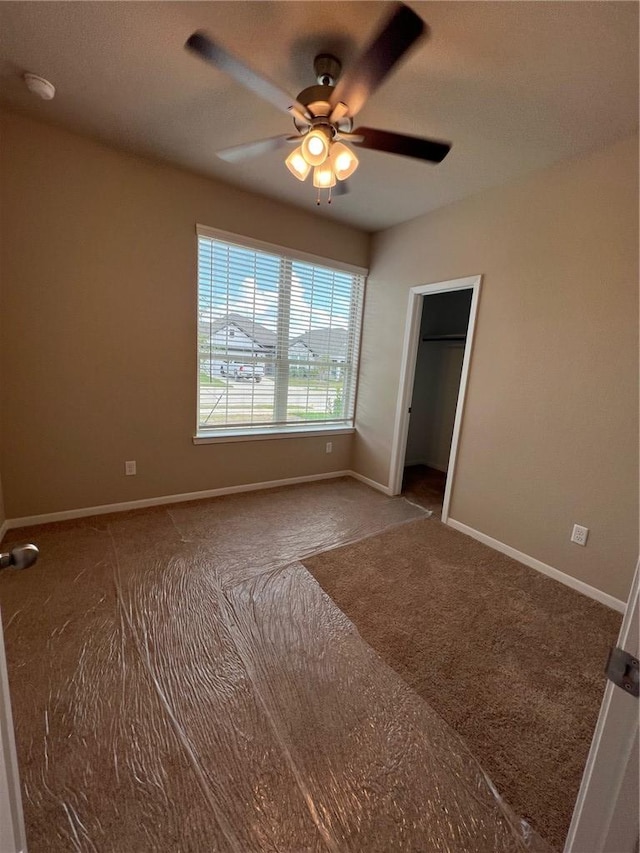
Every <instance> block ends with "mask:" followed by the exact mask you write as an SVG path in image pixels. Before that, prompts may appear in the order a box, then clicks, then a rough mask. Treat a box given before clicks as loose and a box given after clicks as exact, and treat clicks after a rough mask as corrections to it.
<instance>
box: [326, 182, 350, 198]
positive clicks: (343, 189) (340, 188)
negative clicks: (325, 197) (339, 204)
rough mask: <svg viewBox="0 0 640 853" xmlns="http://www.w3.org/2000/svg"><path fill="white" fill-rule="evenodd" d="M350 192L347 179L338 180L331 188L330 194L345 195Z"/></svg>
mask: <svg viewBox="0 0 640 853" xmlns="http://www.w3.org/2000/svg"><path fill="white" fill-rule="evenodd" d="M349 192H351V189H350V187H349V182H348V181H338V183H337V184H336V185H335V187H334V188H333V189H332V190H331V194H332V195H334V196H340V195H347V193H349Z"/></svg>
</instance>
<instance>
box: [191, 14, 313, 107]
mask: <svg viewBox="0 0 640 853" xmlns="http://www.w3.org/2000/svg"><path fill="white" fill-rule="evenodd" d="M185 47H186V48H188V49H189V50H191V51H193V53H195V54H197V55H198V56H199V57H200V58H201V59H204V60H205V62H209V63H211V65H215V67H216V68H219V69H220V70H221V71H224V72H225V74H228V75H229V76H230V77H233V79H234V80H235V81H236V82H237V83H240V84H241V85H242V86H244V87H245V88H247V89H250V90H251V91H252V92H253V93H254V94H255V95H258V97H260V98H262V99H263V100H265V101H269V103H270V104H273V105H274V107H277V108H278V109H279V110H285V111H286V112H290V113H293V112H297V113H300V114H301V116H302V117H303V118H310V116H309V112H308V110H307V108H306V107H305V106H303V105H302V104H301V103H299V102H298V101H297V100H296V99H295V98H292V97H291V96H290V95H288V94H287V93H286V92H285V91H283V90H282V89H281V88H280V87H279V86H277V85H276V84H275V83H272V82H271V80H269V79H268V78H267V77H264V76H263V75H261V74H258V72H257V71H254V70H253V68H250V67H249V66H248V65H245V63H244V62H242V61H241V60H240V59H237V58H236V57H235V56H233V54H231V53H229V52H228V51H227V50H225V49H224V48H223V47H222V46H221V45H219V44H217V43H216V42H214V41H212V40H211V39H210V38H209V36H207V35H205V34H204V33H203V32H200V31H198V32H195V33H193V34H192V35H190V36H189V38H188V39H187V41H186V42H185Z"/></svg>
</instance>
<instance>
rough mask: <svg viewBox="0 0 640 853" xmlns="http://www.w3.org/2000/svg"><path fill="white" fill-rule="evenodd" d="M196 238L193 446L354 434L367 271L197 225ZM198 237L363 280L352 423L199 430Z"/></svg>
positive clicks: (289, 248) (348, 264)
mask: <svg viewBox="0 0 640 853" xmlns="http://www.w3.org/2000/svg"><path fill="white" fill-rule="evenodd" d="M195 236H196V240H195V242H196V335H195V338H196V407H195V408H196V425H195V432H194V435H193V443H194V444H196V445H198V444H219V443H231V442H238V441H264V440H268V439H282V438H300V437H305V436H323V435H327V436H331V435H347V434H350V433H354V432H355V426H354V425H353V421H355V411H356V406H357V397H358V382H359V372H360V370H359V365H360V350H361V346H362V335H361V333H362V324H363V319H364V301H365V293H366V285H367V276H368V273H369V270H368V269H367V268H366V267H361V266H358V265H356V264H350V263H347V262H345V261H339V260H335V259H333V258H325V257H322V256H321V255H315V254H312V253H311V252H304V251H301V250H299V249H293V248H291V247H289V246H282V245H279V244H276V243H269V242H266V241H264V240H257V239H255V238H253V237H245V236H244V235H241V234H236V233H234V232H232V231H223V230H222V229H219V228H212V227H210V226H208V225H200V224H196V228H195ZM200 237H205V238H210V239H212V240H219V241H221V242H225V243H231V244H234V245H236V246H239V247H240V248H242V249H248V250H254V251H257V252H267V253H269V254H272V255H278V256H280V257H284V258H286V259H289V260H292V261H301V262H303V263H309V264H317V265H318V266H321V267H326V268H329V269H332V270H336V271H339V272H347V273H352V274H353V275H357V276H361V277H362V302H361V314H360V317H359V320H358V322H359V328H358V329H357V330H356V332H357V340H358V350H357V353H356V364H357V365H358V370H357V372H356V373H355V389H354V402H353V420H352V423H351V424H350V425H349V424H345V423H339V424H331V423H330V422H329V423H324V422H318V423H317V424H314V423H313V422H309V421H306V422H304V423H301V424H287V425H283V424H276V425H273V426H267V427H238V428H234V427H229V426H224V427H212V428H209V429H206V430H204V429H202V427H201V426H200V351H199V342H198V333H197V328H198V319H197V317H198V306H199V290H200V282H199V252H198V240H199V238H200Z"/></svg>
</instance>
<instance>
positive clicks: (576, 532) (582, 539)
mask: <svg viewBox="0 0 640 853" xmlns="http://www.w3.org/2000/svg"><path fill="white" fill-rule="evenodd" d="M588 536H589V528H588V527H582V525H581V524H574V525H573V531H572V533H571V541H572V542H575V543H576V545H586V544H587V537H588Z"/></svg>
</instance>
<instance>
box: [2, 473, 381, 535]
mask: <svg viewBox="0 0 640 853" xmlns="http://www.w3.org/2000/svg"><path fill="white" fill-rule="evenodd" d="M350 476H353V477H355V478H356V479H363V481H364V478H361V477H360V475H359V474H354V473H353V472H351V471H330V472H329V473H327V474H309V475H307V476H305V477H289V478H287V479H284V480H268V481H267V482H264V483H245V484H243V485H241V486H225V487H224V488H221V489H206V490H205V491H202V492H186V493H184V494H180V495H163V496H161V497H157V498H143V499H142V500H137V501H123V502H122V503H115V504H102V505H101V506H87V507H80V508H79V509H66V510H63V511H62V512H49V513H45V514H44V515H26V516H23V517H22V518H8V519H7V520H6V521H5V522H4V525H3V528H4V529H5V530H14V529H15V528H17V527H30V526H31V525H33V524H49V523H50V522H52V521H68V520H69V519H72V518H85V517H86V516H89V515H106V514H107V513H110V512H126V511H127V510H130V509H144V508H145V507H149V506H162V504H173V503H184V502H185V501H197V500H201V499H202V498H216V497H219V496H221V495H234V494H237V493H239V492H257V491H259V490H260V489H276V488H278V486H294V485H296V483H311V482H314V481H315V480H334V479H336V478H338V477H350ZM366 482H367V485H372V486H373V487H374V488H375V487H376V485H375V484H374V483H373V480H368V481H366ZM379 488H380V489H382V488H383V487H379Z"/></svg>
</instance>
